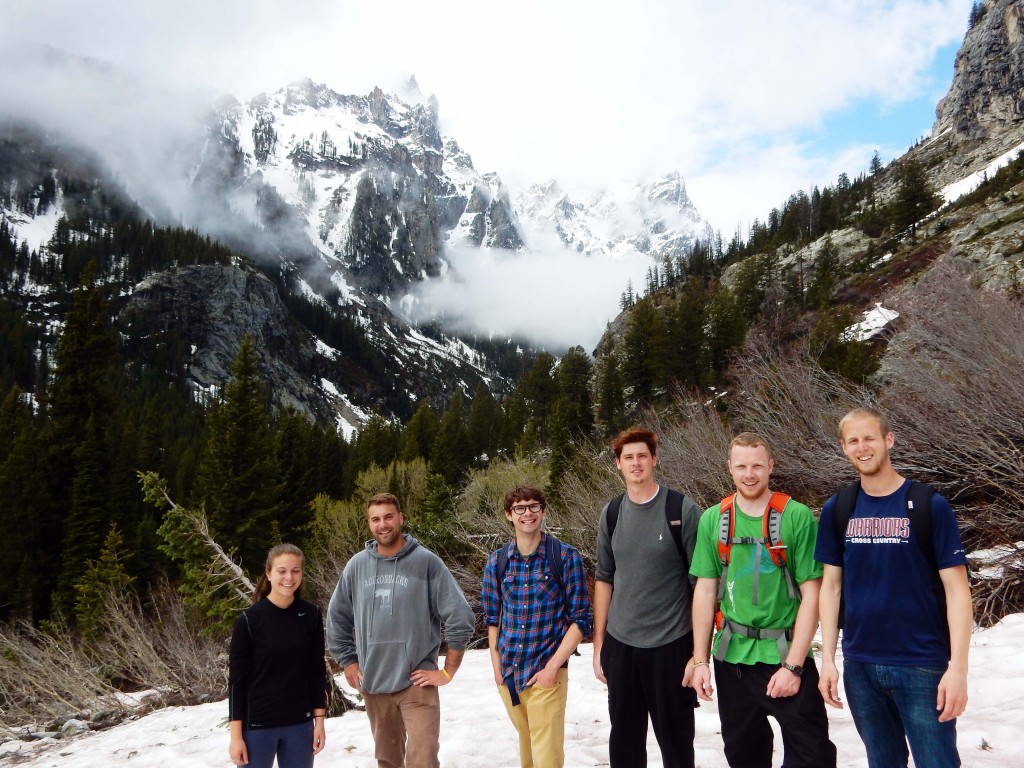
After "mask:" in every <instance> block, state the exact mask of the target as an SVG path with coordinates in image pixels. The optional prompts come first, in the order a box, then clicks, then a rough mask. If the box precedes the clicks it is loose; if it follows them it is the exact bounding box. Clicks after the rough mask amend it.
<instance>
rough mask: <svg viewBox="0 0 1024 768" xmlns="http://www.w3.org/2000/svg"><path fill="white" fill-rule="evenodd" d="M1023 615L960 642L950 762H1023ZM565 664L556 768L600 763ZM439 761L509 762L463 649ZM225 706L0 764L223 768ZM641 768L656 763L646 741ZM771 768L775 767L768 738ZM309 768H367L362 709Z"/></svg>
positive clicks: (713, 713)
mask: <svg viewBox="0 0 1024 768" xmlns="http://www.w3.org/2000/svg"><path fill="white" fill-rule="evenodd" d="M1022 646H1024V614H1020V615H1015V616H1009V617H1007V618H1006V619H1005V620H1004V621H1003V622H1002V623H1001V624H999V625H997V626H996V627H993V628H992V629H989V630H986V631H984V632H978V633H976V634H975V635H974V638H973V640H972V643H971V657H970V663H971V672H970V678H969V686H970V702H969V704H968V707H967V712H966V713H965V714H964V716H963V717H961V718H960V720H959V724H958V725H959V744H960V756H961V759H962V760H963V764H964V766H965V768H975V767H977V768H984V767H985V766H993V767H995V766H999V768H1010V767H1011V766H1024V740H1022V739H1021V738H1020V730H1021V725H1022V723H1024V652H1022V651H1021V648H1022ZM580 650H581V653H582V657H579V658H573V660H572V662H571V665H570V688H569V707H568V714H567V717H566V739H565V741H566V745H565V746H566V766H567V768H583V767H584V766H588V767H589V766H600V765H607V764H608V750H607V737H608V712H607V708H606V693H605V687H604V686H603V685H601V684H600V683H599V682H598V681H597V680H596V679H595V678H594V675H593V674H592V672H591V666H590V665H591V646H590V645H584V646H581V649H580ZM441 707H442V725H441V765H442V766H444V767H445V768H482V767H483V766H489V767H494V768H499V767H501V766H517V765H518V764H519V763H518V755H517V751H516V750H517V748H516V739H515V733H514V731H513V729H512V726H511V724H510V723H509V722H508V719H507V717H506V715H505V711H504V708H503V707H502V704H501V701H500V700H499V698H498V694H497V692H496V691H495V690H494V682H493V680H492V677H491V667H490V660H489V658H488V655H487V651H486V650H479V651H470V652H468V653H467V654H466V659H465V662H464V663H463V665H462V669H461V670H460V671H459V674H458V675H457V676H456V678H455V682H454V683H452V684H451V685H448V686H445V687H444V688H442V689H441ZM226 714H227V704H226V703H225V702H218V703H215V704H204V705H201V706H196V707H173V708H170V709H165V710H161V711H159V712H155V713H153V714H150V715H147V716H145V717H142V718H139V719H138V720H135V721H132V722H127V723H123V724H121V725H119V726H117V727H114V728H111V729H109V730H106V731H100V732H95V733H89V734H85V735H82V736H78V737H75V738H73V739H70V740H44V741H37V742H22V741H18V742H8V743H6V744H3V745H0V765H17V766H19V768H58V767H60V768H64V767H65V766H69V765H74V766H75V767H76V768H117V767H118V766H131V767H132V768H179V767H180V768H206V767H207V766H209V767H210V768H214V767H216V768H225V767H226V766H229V765H230V763H229V761H228V756H227V748H228V732H227V727H226V724H225V716H226ZM828 714H829V720H830V722H831V734H832V740H833V741H834V742H835V743H836V745H837V747H838V748H839V765H840V766H841V768H865V766H867V760H866V759H865V757H864V750H863V748H862V747H861V744H860V741H859V739H858V738H857V733H856V731H855V730H854V727H853V721H852V720H851V718H850V714H849V711H848V710H842V711H838V710H834V709H830V710H829V712H828ZM696 750H697V765H698V766H701V768H725V766H726V762H725V758H724V757H723V755H722V739H721V736H720V735H719V733H718V712H717V709H716V706H715V704H713V703H712V704H710V705H704V706H702V707H701V708H700V709H699V710H697V739H696ZM648 752H649V755H650V762H649V765H650V766H652V768H654V767H655V766H660V765H661V758H660V753H659V752H658V747H657V743H656V742H655V741H654V737H653V734H652V735H651V737H650V739H649V742H648ZM775 754H776V756H775V761H774V763H773V764H774V765H775V766H778V765H781V763H782V753H781V744H780V740H779V739H778V738H776V753H775ZM316 765H317V766H318V768H324V767H325V766H345V767H346V768H374V766H375V765H376V763H375V761H374V760H373V742H372V740H371V739H370V730H369V726H368V725H367V722H366V715H365V714H363V713H362V712H349V713H348V714H346V715H344V716H342V717H337V718H332V719H329V720H328V721H327V747H326V749H325V750H324V751H323V752H322V753H321V755H320V756H319V757H318V758H317V760H316Z"/></svg>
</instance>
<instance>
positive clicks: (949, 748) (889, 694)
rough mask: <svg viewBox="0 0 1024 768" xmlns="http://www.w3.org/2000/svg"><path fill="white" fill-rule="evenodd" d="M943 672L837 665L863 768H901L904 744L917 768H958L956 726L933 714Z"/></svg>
mask: <svg viewBox="0 0 1024 768" xmlns="http://www.w3.org/2000/svg"><path fill="white" fill-rule="evenodd" d="M945 671H946V668H945V667H944V666H943V667H897V666H887V665H883V664H868V663H865V662H860V661H850V660H849V659H847V660H846V662H845V663H844V665H843V682H844V684H845V687H846V698H847V699H848V700H849V702H850V712H851V713H852V714H853V722H854V725H856V726H857V733H859V734H860V738H861V741H863V742H864V747H865V749H866V750H867V753H868V766H869V768H907V757H908V753H907V742H908V741H909V742H910V752H911V753H912V754H913V755H914V763H915V764H916V765H917V766H918V768H959V766H960V755H959V754H958V753H957V751H956V720H951V721H949V722H948V723H940V722H939V712H938V710H936V709H935V700H936V698H937V696H938V690H939V680H940V679H941V678H942V675H943V674H944V673H945Z"/></svg>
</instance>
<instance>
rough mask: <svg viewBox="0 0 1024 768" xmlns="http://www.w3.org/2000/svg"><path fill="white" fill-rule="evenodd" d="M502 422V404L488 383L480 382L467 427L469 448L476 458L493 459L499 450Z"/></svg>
mask: <svg viewBox="0 0 1024 768" xmlns="http://www.w3.org/2000/svg"><path fill="white" fill-rule="evenodd" d="M501 424H502V413H501V406H500V405H498V401H497V400H495V399H494V395H492V394H491V391H490V390H489V389H488V388H487V387H486V385H484V384H480V385H479V386H478V387H477V389H476V394H475V395H473V404H472V405H471V406H470V409H469V423H468V425H467V427H466V432H467V438H468V439H469V450H470V453H471V454H472V455H473V457H474V459H478V458H481V457H484V456H486V457H487V458H488V459H491V458H493V457H494V455H495V454H496V453H497V452H498V440H499V438H500V437H501Z"/></svg>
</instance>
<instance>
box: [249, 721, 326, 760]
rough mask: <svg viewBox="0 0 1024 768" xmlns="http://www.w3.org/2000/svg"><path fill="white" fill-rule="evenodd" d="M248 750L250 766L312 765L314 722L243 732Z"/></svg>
mask: <svg viewBox="0 0 1024 768" xmlns="http://www.w3.org/2000/svg"><path fill="white" fill-rule="evenodd" d="M242 738H243V739H245V748H246V750H247V751H248V752H249V763H248V768H271V766H272V765H273V764H274V758H275V757H276V758H277V765H278V768H312V765H313V721H312V720H307V721H306V722H304V723H297V724H295V725H285V726H282V727H280V728H254V729H251V730H247V731H245V732H243V734H242Z"/></svg>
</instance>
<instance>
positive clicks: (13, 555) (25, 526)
mask: <svg viewBox="0 0 1024 768" xmlns="http://www.w3.org/2000/svg"><path fill="white" fill-rule="evenodd" d="M48 470H49V467H48V466H47V465H46V457H45V455H44V454H43V447H42V443H41V437H40V434H39V426H38V424H37V423H36V420H35V418H34V417H33V414H32V408H31V406H30V405H28V404H27V403H26V402H24V401H23V399H22V393H21V390H19V389H18V388H17V387H14V388H13V389H12V390H11V391H10V392H9V393H8V395H7V397H6V398H4V401H3V403H2V404H0V499H2V500H3V502H2V503H0V531H2V532H3V535H2V536H0V580H2V581H3V583H4V585H5V598H4V600H3V601H0V623H3V622H5V621H7V620H8V619H15V618H19V619H28V620H31V621H34V622H38V621H40V620H41V619H43V618H45V617H46V616H47V613H48V610H49V607H50V606H49V601H50V593H51V592H52V591H53V588H54V585H55V580H56V577H57V575H58V573H59V544H60V520H59V518H58V517H57V515H56V514H53V513H52V510H53V509H54V508H55V505H54V504H52V503H50V501H49V499H48V494H47V483H46V478H45V475H44V473H45V472H47V471H48Z"/></svg>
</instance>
